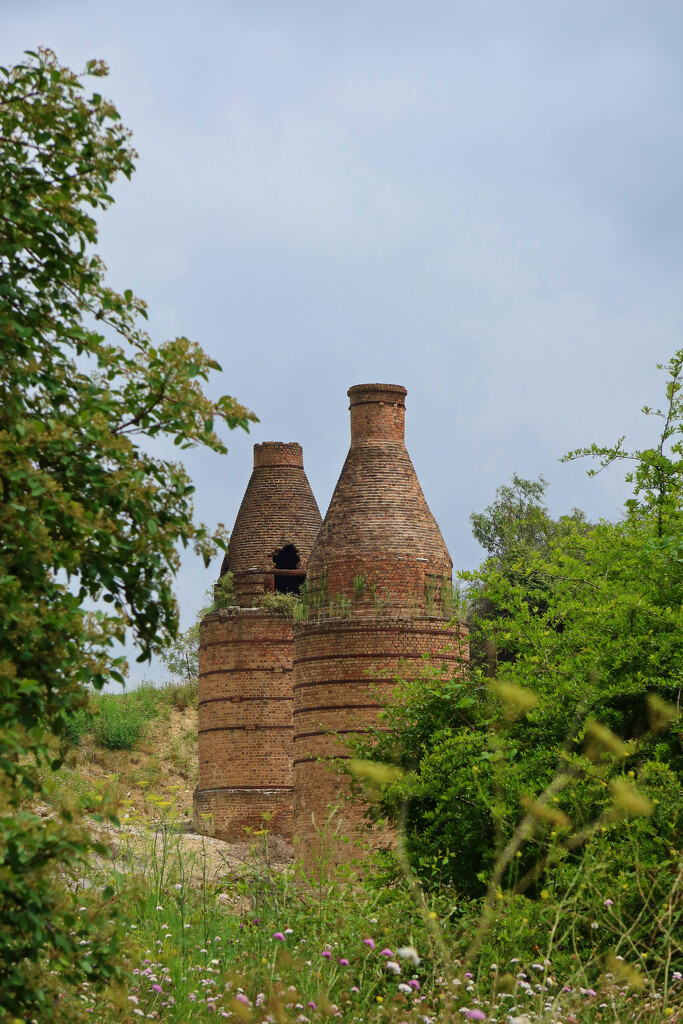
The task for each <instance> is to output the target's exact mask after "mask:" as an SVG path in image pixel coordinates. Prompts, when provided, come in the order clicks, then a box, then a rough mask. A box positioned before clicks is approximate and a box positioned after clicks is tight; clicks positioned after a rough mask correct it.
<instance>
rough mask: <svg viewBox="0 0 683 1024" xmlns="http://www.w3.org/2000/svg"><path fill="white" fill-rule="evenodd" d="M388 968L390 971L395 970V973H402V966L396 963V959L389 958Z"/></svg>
mask: <svg viewBox="0 0 683 1024" xmlns="http://www.w3.org/2000/svg"><path fill="white" fill-rule="evenodd" d="M386 969H387V970H388V971H393V973H394V974H400V973H401V968H400V967H399V965H398V964H397V963H396V961H395V960H387V962H386Z"/></svg>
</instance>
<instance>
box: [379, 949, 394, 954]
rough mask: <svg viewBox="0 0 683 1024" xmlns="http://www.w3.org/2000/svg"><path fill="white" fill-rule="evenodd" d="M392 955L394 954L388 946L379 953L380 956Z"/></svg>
mask: <svg viewBox="0 0 683 1024" xmlns="http://www.w3.org/2000/svg"><path fill="white" fill-rule="evenodd" d="M393 955H394V954H393V953H392V952H391V950H390V949H388V948H387V949H383V950H382V952H381V953H380V956H393Z"/></svg>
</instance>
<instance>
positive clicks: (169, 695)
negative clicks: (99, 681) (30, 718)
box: [65, 679, 198, 750]
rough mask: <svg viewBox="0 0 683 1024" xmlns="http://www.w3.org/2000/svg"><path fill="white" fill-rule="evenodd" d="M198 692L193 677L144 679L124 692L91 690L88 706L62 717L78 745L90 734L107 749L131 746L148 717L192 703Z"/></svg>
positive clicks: (181, 708) (141, 732)
mask: <svg viewBox="0 0 683 1024" xmlns="http://www.w3.org/2000/svg"><path fill="white" fill-rule="evenodd" d="M197 692H198V681H197V680H196V679H192V680H188V681H185V682H181V683H165V684H163V685H162V686H155V685H154V684H153V683H149V682H144V683H142V685H140V686H138V687H137V689H135V690H127V691H126V692H124V693H116V694H113V693H100V694H91V695H90V700H89V702H88V705H87V708H79V709H78V710H77V711H74V712H71V713H70V714H69V715H68V717H66V718H65V730H66V736H67V739H68V741H69V742H70V743H71V744H72V745H73V746H78V745H79V744H80V743H82V741H83V740H84V738H85V737H86V736H88V735H92V736H93V738H94V740H95V742H96V743H97V744H98V746H101V747H104V748H106V749H109V750H133V749H134V748H135V746H136V745H137V744H138V743H139V742H140V740H141V739H142V738H143V737H144V735H145V730H146V727H147V724H148V723H149V722H150V721H152V720H153V719H155V718H158V717H162V718H163V717H165V716H167V715H168V713H169V711H170V709H171V708H173V709H175V710H177V711H184V710H185V709H186V708H188V707H195V706H196V704H197Z"/></svg>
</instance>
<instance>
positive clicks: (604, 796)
mask: <svg viewBox="0 0 683 1024" xmlns="http://www.w3.org/2000/svg"><path fill="white" fill-rule="evenodd" d="M665 369H666V370H667V372H668V374H669V380H668V382H667V385H666V395H667V404H666V406H665V408H664V410H663V411H660V410H656V411H653V410H650V409H647V408H646V409H645V410H644V411H645V412H646V413H647V414H652V415H655V416H658V417H661V419H662V429H661V432H660V436H659V438H658V441H657V443H656V444H655V445H653V447H652V448H650V449H645V450H639V451H635V452H628V451H627V450H626V449H625V448H624V446H623V439H622V440H620V441H619V442H617V444H616V445H613V446H611V447H599V446H597V445H595V446H591V447H590V448H588V449H582V450H579V451H576V452H570V453H569V455H568V456H567V458H570V459H573V458H578V457H585V456H591V457H595V458H597V459H599V460H600V462H601V465H603V466H607V465H610V464H612V463H614V462H615V461H617V460H621V459H628V460H629V461H630V462H632V463H633V464H634V469H633V471H632V472H631V473H630V474H629V477H628V479H629V480H630V482H631V483H632V484H633V485H634V490H633V495H632V497H631V498H630V499H629V500H628V501H627V502H626V504H625V508H624V514H623V518H622V519H621V521H619V522H616V523H609V522H604V521H602V522H599V523H597V524H593V525H588V524H586V523H585V522H584V521H583V519H582V517H581V516H577V515H576V514H573V515H572V516H571V517H568V518H567V519H566V520H565V522H564V523H563V525H562V528H561V529H558V530H554V529H553V530H551V531H550V534H549V535H548V532H547V531H546V529H545V525H543V529H542V530H541V531H539V530H538V529H537V524H538V521H539V520H538V514H537V512H536V511H534V514H533V517H532V522H531V526H530V529H529V530H528V531H527V530H526V528H522V529H518V527H517V524H518V523H519V519H518V518H517V517H512V524H513V527H514V529H513V533H514V535H515V536H516V537H519V536H520V534H521V536H522V537H524V536H526V537H527V538H529V537H530V538H531V542H529V541H528V540H527V543H526V544H525V545H524V551H523V556H520V557H517V558H515V559H513V560H512V561H511V560H510V559H509V558H508V557H507V552H508V551H509V550H510V548H511V546H512V545H509V544H502V543H501V542H500V538H501V537H503V538H505V537H506V536H508V535H509V533H508V530H507V526H506V525H505V524H507V523H508V520H509V517H507V516H506V515H501V516H498V517H497V518H496V517H494V516H492V515H486V516H484V517H483V518H482V517H475V525H477V526H481V524H482V523H483V522H484V520H485V521H486V523H487V524H489V525H491V524H493V525H492V528H491V529H490V530H489V535H490V536H491V537H492V538H493V540H492V541H491V547H492V548H493V549H494V551H496V556H495V557H494V556H492V557H490V558H488V559H487V560H486V561H485V562H484V563H483V565H482V566H481V568H480V569H479V570H478V571H477V572H476V573H472V574H463V575H466V577H467V578H468V580H469V581H470V582H471V583H472V584H473V585H474V586H475V587H476V592H477V600H478V602H480V604H481V606H482V607H483V609H484V612H483V613H482V614H475V615H474V617H473V621H472V624H471V625H472V631H473V636H474V637H475V639H476V641H477V643H478V644H479V645H480V646H482V647H483V646H485V645H486V644H492V645H493V646H494V647H495V648H497V649H498V650H501V649H502V650H504V651H505V652H506V658H505V659H501V660H499V661H498V664H497V666H496V680H495V682H493V683H492V682H491V681H490V680H489V679H487V678H486V673H485V671H484V670H483V669H482V668H481V666H479V665H476V664H475V665H473V666H471V668H470V669H469V671H468V672H467V673H466V674H462V675H458V674H456V675H455V676H453V677H448V676H443V675H442V674H441V673H440V672H439V670H438V667H435V668H433V669H431V670H430V672H429V673H428V675H427V677H426V678H425V679H424V680H421V681H419V682H417V683H409V684H404V685H402V686H401V687H399V688H398V690H397V692H396V693H395V695H394V696H393V697H392V703H391V704H390V705H389V706H388V707H387V709H386V711H385V712H384V715H383V718H382V721H381V723H380V728H379V729H378V731H377V732H376V734H375V735H373V736H372V737H371V741H370V742H369V743H366V744H365V746H362V747H361V748H360V749H359V750H358V751H357V754H358V755H359V756H362V757H375V758H378V759H380V760H386V761H393V762H397V763H398V764H400V766H401V767H402V768H403V769H404V770H405V772H406V774H405V776H404V777H403V778H401V779H400V780H398V781H397V782H395V783H394V784H392V785H390V786H389V787H388V788H387V791H386V793H385V796H384V801H383V803H381V804H380V806H379V810H380V811H383V812H387V813H388V814H389V815H390V816H392V817H393V818H394V819H396V818H397V816H398V815H399V813H400V810H401V808H404V807H405V800H406V798H408V799H409V801H410V802H409V807H408V810H407V814H406V845H407V849H408V851H409V853H410V855H411V857H412V858H413V863H414V865H415V866H416V868H417V869H418V870H419V871H421V872H423V873H425V872H428V870H429V866H430V865H432V864H433V863H434V862H435V859H437V860H438V863H439V864H440V865H442V867H441V869H440V870H441V872H442V877H445V878H447V879H448V880H449V881H450V882H451V883H452V884H453V885H454V886H455V887H456V889H457V890H458V891H459V892H461V893H462V892H464V893H468V894H470V895H475V894H478V893H482V892H483V891H485V889H486V886H487V884H488V883H489V881H490V879H491V873H492V871H493V865H494V861H495V859H496V855H497V852H498V851H499V850H500V849H501V846H503V845H504V844H505V843H507V842H508V841H509V840H510V839H511V837H512V836H513V834H514V833H515V830H516V829H517V828H518V826H519V824H520V822H521V821H522V819H523V818H524V816H525V810H524V808H525V807H528V806H530V805H533V803H534V801H535V800H536V799H537V797H538V794H539V793H542V792H543V791H544V789H545V787H547V786H548V785H549V784H550V783H551V781H552V780H553V779H554V778H556V777H559V778H560V780H561V783H562V784H561V786H560V787H559V788H558V790H557V794H556V796H555V801H556V803H555V804H554V805H553V806H554V810H555V822H554V824H553V821H552V815H550V814H549V815H548V816H547V817H546V818H545V819H544V820H541V819H539V821H537V822H536V824H535V827H534V831H533V835H532V836H531V837H530V838H529V841H528V842H527V843H526V844H525V846H524V849H523V850H520V851H519V859H517V860H515V862H514V863H513V864H511V865H510V867H509V871H508V873H507V874H506V875H505V877H504V878H503V879H502V881H503V882H507V884H509V885H510V886H512V887H513V888H514V886H515V885H516V884H517V879H518V878H519V877H520V876H522V877H524V876H525V874H526V872H532V870H533V868H534V865H536V864H539V863H540V864H547V871H548V872H549V874H550V876H551V878H554V879H555V881H557V880H558V879H560V880H562V879H564V880H565V881H566V877H567V876H566V874H563V872H565V871H566V870H567V865H571V864H575V863H576V858H580V857H581V855H582V850H583V848H584V846H586V844H587V843H588V840H589V839H590V838H591V836H593V835H595V829H594V823H595V822H600V823H601V824H600V837H602V838H601V842H603V843H604V844H605V845H606V846H608V847H609V858H610V859H609V865H610V870H611V872H612V876H613V877H614V878H616V877H617V876H619V875H620V874H621V873H623V874H624V876H625V877H624V879H622V881H623V887H624V891H625V892H626V893H627V894H629V893H630V894H631V895H630V896H629V897H628V898H629V899H630V900H631V903H630V905H629V907H628V908H627V910H628V913H630V914H631V915H632V917H633V919H634V920H635V919H636V918H637V917H638V914H640V913H641V912H644V911H643V903H642V898H644V897H642V891H641V895H639V894H638V892H637V891H636V890H637V886H635V885H634V886H633V888H632V889H629V884H630V882H632V876H630V875H629V871H631V869H632V868H633V864H634V863H635V862H636V861H637V863H638V865H639V867H640V869H642V870H646V871H649V872H651V874H652V876H653V877H656V876H658V875H659V874H661V877H662V878H663V879H665V880H666V879H667V878H668V877H670V876H669V875H668V874H667V871H666V870H664V867H663V864H664V861H665V860H666V857H667V856H668V855H669V853H670V852H671V856H674V853H675V851H676V850H677V849H678V848H680V837H681V835H682V834H683V809H682V808H681V804H680V798H679V793H680V786H681V782H682V781H683V729H682V726H681V717H680V714H679V712H678V708H679V706H680V699H681V690H682V688H683V668H682V666H683V629H682V628H681V608H682V607H683V541H682V540H681V538H682V537H683V441H682V440H681V435H682V434H683V402H682V401H681V399H680V395H681V383H682V378H683V350H682V351H681V352H678V353H676V355H675V356H674V358H673V359H672V360H671V362H670V363H669V364H668V366H667V367H666V368H665ZM524 491H525V493H527V494H528V493H529V492H528V489H526V488H524ZM500 493H501V492H499V495H500ZM504 497H505V498H506V502H507V498H509V497H510V495H509V492H505V493H504ZM513 497H514V495H513ZM532 497H534V498H538V497H539V494H538V492H536V494H535V495H534V494H532ZM507 503H508V505H509V504H510V503H509V502H507ZM499 507H500V506H493V508H494V511H496V512H497V511H498V510H499ZM501 521H502V522H503V524H504V526H505V528H499V526H498V525H496V524H500V522H501ZM493 527H495V529H494V528H493ZM539 536H540V538H541V542H540V543H539V542H538V538H539ZM518 550H519V549H518ZM517 698H519V699H520V701H521V703H519V704H518V706H516V707H515V706H514V705H515V701H516V700H517ZM524 702H526V703H524ZM558 772H559V776H558ZM630 786H640V787H641V788H642V790H643V794H644V798H647V799H649V800H650V801H651V803H650V804H649V805H648V804H647V799H644V800H643V801H641V804H640V806H642V807H645V806H649V807H650V808H651V809H652V815H651V817H642V818H641V819H639V821H638V823H637V824H635V823H634V824H632V825H631V826H630V834H629V840H630V842H633V843H636V844H637V856H635V855H634V852H633V849H634V848H633V847H632V846H631V845H630V844H629V842H626V841H625V839H624V832H623V827H624V822H623V816H621V817H620V811H619V807H618V806H616V805H615V797H614V794H615V793H617V794H618V793H620V792H624V789H625V787H626V788H628V787H630ZM672 794H673V796H672ZM529 802H531V804H530V803H529ZM634 803H637V801H634ZM559 821H564V822H565V826H562V827H560V826H558V824H557V823H558V822H559ZM576 836H583V839H581V841H580V842H577V841H576ZM572 844H574V845H572ZM553 851H554V852H553ZM672 851H673V852H672ZM551 853H553V856H555V855H556V857H557V859H556V861H555V865H554V866H553V865H551V864H550V863H548V862H547V858H548V857H549V856H550V855H551ZM570 853H571V856H569V854H570ZM563 858H564V859H563ZM586 858H587V859H586V863H589V861H590V857H589V847H586ZM544 870H546V869H545V868H544ZM676 870H677V869H676ZM532 877H533V878H535V879H537V878H538V877H539V876H538V875H532ZM547 878H548V875H546V876H545V880H546V881H547ZM548 885H549V886H550V883H548ZM550 887H551V886H550ZM603 898H604V896H603ZM648 898H649V897H648ZM624 900H626V896H624ZM639 900H641V902H639Z"/></svg>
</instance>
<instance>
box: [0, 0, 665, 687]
mask: <svg viewBox="0 0 683 1024" xmlns="http://www.w3.org/2000/svg"><path fill="white" fill-rule="evenodd" d="M0 24H1V25H2V31H1V32H0V63H2V64H4V65H8V64H14V63H18V62H19V61H20V60H21V56H22V52H23V51H24V50H25V49H35V48H36V47H37V46H41V45H44V46H49V47H51V48H52V49H53V50H55V52H56V54H57V56H58V58H59V60H60V61H61V62H62V63H63V64H66V65H68V66H70V67H72V68H73V69H75V70H80V69H82V67H83V66H84V64H85V62H86V61H87V60H88V59H91V58H101V59H104V60H106V61H107V63H108V64H109V66H110V71H111V73H110V77H109V78H108V79H107V80H106V81H105V82H104V83H102V81H101V80H99V84H97V89H98V91H102V92H104V93H105V94H106V95H107V97H108V98H110V99H112V100H113V101H114V102H115V104H116V105H117V107H118V109H119V111H120V113H121V115H122V119H123V121H124V123H125V124H126V125H128V126H129V127H130V128H131V129H132V132H133V139H134V145H135V148H136V150H137V151H138V154H139V159H138V161H137V172H136V174H135V175H134V177H133V179H132V181H130V182H127V181H125V180H122V182H121V183H119V184H117V185H116V187H115V196H116V204H115V206H114V207H113V208H112V209H111V210H109V211H108V212H107V213H106V214H104V216H103V217H102V219H101V225H100V238H99V244H98V251H99V253H100V255H101V256H102V257H103V259H104V262H105V263H106V265H107V268H108V279H109V283H110V284H111V285H112V286H113V287H115V288H117V289H118V290H120V291H122V290H123V289H125V288H132V289H133V291H134V292H135V293H136V294H138V295H139V296H141V297H142V298H144V299H145V300H146V301H147V303H148V305H149V310H150V330H151V333H152V336H153V338H155V339H156V340H158V341H162V340H164V339H165V338H168V337H174V336H176V335H185V336H187V337H190V338H192V339H195V340H197V341H199V342H200V344H201V345H202V346H203V347H204V348H205V349H206V351H207V352H209V353H210V354H211V355H212V356H214V357H215V358H216V359H217V360H218V361H219V362H220V363H221V365H222V367H223V373H222V374H220V375H217V377H216V378H215V379H214V380H212V382H211V384H210V386H209V389H208V390H209V391H210V392H211V393H212V394H214V395H215V396H218V395H220V394H223V393H228V394H232V395H234V396H235V397H237V398H238V399H239V400H240V401H241V402H242V403H244V404H245V405H247V406H248V407H249V408H251V409H253V410H254V412H255V413H256V414H257V415H258V417H259V419H260V422H259V423H258V424H255V425H254V426H253V427H252V429H251V432H250V434H249V435H247V434H246V433H244V432H242V431H236V432H234V433H231V434H229V436H228V438H227V441H228V447H229V453H228V455H227V456H219V455H216V454H214V453H208V452H200V451H195V452H192V453H189V455H188V456H187V458H186V460H185V461H186V464H187V466H188V469H189V471H190V473H191V474H192V477H193V480H194V483H195V485H196V488H197V491H196V503H195V504H196V511H197V518H198V519H200V520H202V521H204V522H206V523H208V524H211V525H214V524H215V523H217V522H223V523H225V524H226V526H228V528H231V527H232V524H233V522H234V519H235V516H236V514H237V510H238V508H239V503H240V500H241V498H242V494H243V492H244V489H245V487H246V485H247V482H248V479H249V474H250V471H251V465H252V445H253V444H254V443H257V442H261V441H266V440H280V441H299V442H300V443H301V444H302V445H303V448H304V460H305V466H306V471H307V474H308V478H309V480H310V483H311V486H312V488H313V491H314V493H315V495H316V498H317V500H318V504H319V505H320V508H321V511H322V512H323V514H324V512H325V510H326V508H327V505H328V503H329V499H330V497H331V494H332V490H333V488H334V485H335V482H336V480H337V477H338V475H339V472H340V469H341V466H342V463H343V461H344V458H345V455H346V451H347V449H348V443H349V428H348V400H347V397H346V391H347V389H348V388H349V387H350V386H351V385H352V384H358V383H366V382H373V381H381V382H387V383H396V384H403V385H405V386H406V387H407V388H408V397H407V417H406V424H407V427H406V440H407V444H408V449H409V451H410V453H411V456H412V459H413V463H414V465H415V468H416V471H417V474H418V477H419V479H420V482H421V484H422V489H423V491H424V492H425V496H426V498H427V501H428V503H429V505H430V507H431V509H432V512H433V513H434V515H435V517H436V519H437V521H438V522H439V525H440V527H441V530H442V532H443V535H444V538H445V540H446V543H447V545H448V547H449V550H450V552H451V556H452V558H453V562H454V565H455V568H456V569H470V568H474V567H475V566H476V565H477V564H478V563H479V561H480V560H481V558H482V554H483V553H482V551H481V549H480V548H479V547H478V545H477V544H476V542H475V541H474V539H473V538H472V536H471V532H470V526H469V514H470V512H471V511H473V510H480V509H482V508H484V507H485V506H486V505H488V504H489V503H490V502H491V501H492V500H493V498H494V495H495V490H496V488H497V487H498V486H499V485H500V484H502V483H504V482H506V481H507V480H509V478H510V477H511V475H512V474H513V473H514V472H517V473H519V474H521V475H522V476H525V477H529V478H536V477H537V476H538V475H539V474H543V476H544V477H545V478H546V479H547V480H548V481H549V483H550V487H549V490H548V501H549V505H550V509H551V512H552V513H553V514H556V515H559V514H561V513H562V512H564V511H567V510H568V509H569V508H571V507H573V506H578V507H580V508H583V509H584V510H585V511H586V513H587V514H588V515H589V516H590V517H591V518H594V519H597V518H600V517H602V518H606V519H614V518H616V517H618V516H619V510H620V506H621V503H622V502H623V500H624V497H625V496H626V495H627V489H626V486H625V484H624V483H623V472H622V471H621V469H620V468H619V467H617V468H615V469H612V470H610V471H609V472H607V473H603V474H601V475H599V476H598V477H596V478H594V479H588V477H587V475H586V470H587V468H588V465H587V464H585V463H570V464H562V463H560V462H559V459H560V457H561V456H562V455H563V454H564V453H565V452H566V451H567V450H569V449H574V448H578V447H580V446H583V445H588V444H591V443H592V442H593V441H596V442H599V443H601V444H602V443H604V444H607V443H609V442H611V441H613V440H615V439H616V438H618V437H619V436H621V435H623V434H625V435H626V436H627V440H628V442H629V444H630V445H631V446H632V447H637V446H648V445H649V444H650V443H652V441H653V439H654V438H655V437H656V428H657V424H656V422H654V421H652V420H648V419H646V418H644V417H643V416H642V414H641V413H640V411H639V410H640V408H641V407H642V406H643V405H644V404H649V405H654V406H657V405H661V404H662V400H663V386H664V376H663V374H662V373H661V372H658V371H657V370H656V364H657V363H662V362H666V361H668V359H669V358H670V357H671V356H672V355H673V353H674V352H675V351H676V350H677V349H678V348H679V347H681V346H683V332H682V331H681V325H682V321H683V244H682V242H683V203H682V201H681V181H683V62H682V61H681V59H680V54H681V52H682V50H683V5H682V4H681V3H680V0H672V2H668V0H658V2H657V3H656V4H646V3H644V2H631V0H619V2H609V0H587V2H586V0H573V2H572V3H571V4H570V3H564V4H554V3H548V2H547V0H538V2H537V0H520V2H518V3H514V4H511V3H510V2H509V0H473V2H465V0H420V3H417V2H415V0H413V2H406V0H362V2H361V0H344V3H336V2H330V0H327V2H325V0H288V2H287V3H283V2H282V0H241V2H236V0H214V2H212V0H195V2H194V3H193V4H191V5H190V4H188V3H186V2H180V0H164V2H163V3H158V2H156V0H137V2H132V0H117V3H116V5H114V6H112V5H110V4H104V3H101V2H96V0H30V2H27V0H0ZM216 576H217V566H216V567H211V568H210V569H208V570H206V569H205V568H204V566H203V564H202V563H201V562H200V561H199V560H198V559H196V558H194V557H193V556H192V555H188V556H187V557H186V558H185V560H184V562H183V566H182V569H181V572H180V574H179V577H178V587H177V592H178V597H179V601H180V608H181V624H182V626H183V627H186V626H188V625H190V624H191V623H192V622H193V621H194V618H195V616H196V613H197V610H198V609H199V608H200V607H201V605H202V603H203V597H204V593H205V590H206V588H207V587H208V586H209V585H210V584H211V582H212V581H213V580H214V579H215V577H216ZM159 671H160V670H159V668H158V666H154V665H153V666H152V667H151V669H150V668H149V667H146V668H140V667H139V666H135V667H134V668H133V669H132V672H131V678H132V680H133V681H135V680H136V679H139V678H140V675H141V673H142V674H145V675H147V676H152V677H153V676H155V675H157V676H158V675H159Z"/></svg>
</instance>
